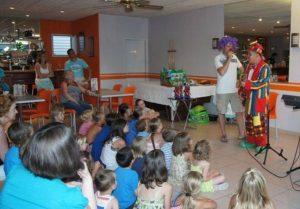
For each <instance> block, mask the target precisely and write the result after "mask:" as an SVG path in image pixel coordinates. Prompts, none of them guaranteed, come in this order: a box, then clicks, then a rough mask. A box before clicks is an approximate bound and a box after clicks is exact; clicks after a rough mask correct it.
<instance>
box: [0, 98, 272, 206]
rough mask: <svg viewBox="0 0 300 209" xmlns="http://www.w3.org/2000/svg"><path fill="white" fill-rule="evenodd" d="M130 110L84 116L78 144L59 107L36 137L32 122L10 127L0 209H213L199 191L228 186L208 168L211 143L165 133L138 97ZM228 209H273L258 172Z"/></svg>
mask: <svg viewBox="0 0 300 209" xmlns="http://www.w3.org/2000/svg"><path fill="white" fill-rule="evenodd" d="M2 100H3V99H2ZM2 100H1V96H0V104H1V101H2ZM8 103H9V101H8ZM9 104H10V105H9V106H7V107H9V109H7V108H6V111H10V112H11V113H10V120H9V121H10V122H9V124H11V122H12V121H13V120H14V119H15V118H14V115H15V113H16V111H15V104H14V101H13V100H11V101H10V103H9ZM136 105H137V108H136V109H135V111H134V112H133V113H131V111H130V108H129V107H128V105H127V104H121V105H120V106H119V112H118V113H113V112H111V113H107V112H106V111H105V110H104V109H95V110H94V111H93V110H86V111H84V112H83V113H82V114H81V119H82V124H81V126H80V129H79V132H78V135H77V136H79V137H78V139H76V137H75V135H76V133H73V131H72V130H71V128H69V127H67V126H66V125H65V124H64V106H63V105H62V104H53V105H52V108H51V121H52V122H51V123H49V124H48V125H46V126H44V127H42V128H40V129H38V130H36V131H35V132H34V131H33V127H32V126H31V125H30V124H27V123H21V122H18V123H12V125H11V126H10V127H9V128H8V131H7V135H8V138H9V140H10V142H11V143H12V146H11V148H10V149H9V150H8V151H7V152H5V153H6V154H5V157H3V158H4V170H5V173H6V176H7V179H6V180H5V183H4V186H3V188H2V191H1V193H0V208H10V209H20V208H30V209H38V208H55V209H65V208H68V209H86V208H89V209H119V208H120V209H170V208H171V207H173V208H177V209H216V208H217V204H216V202H215V201H214V200H211V199H208V198H206V197H204V195H203V193H204V192H215V191H219V190H224V189H227V188H228V183H226V182H225V177H224V175H223V174H221V173H220V172H218V171H214V170H212V169H211V165H210V162H209V157H210V151H211V148H210V145H209V142H208V141H207V140H201V141H198V142H196V144H195V146H193V140H192V138H191V137H190V136H189V134H188V133H187V132H178V131H176V130H174V129H165V130H163V124H162V121H161V119H159V118H158V116H159V114H158V113H157V112H155V111H153V110H151V109H149V108H147V107H146V106H145V103H144V101H143V100H137V101H136ZM11 108H12V109H11ZM10 109H11V110H10ZM0 113H1V108H0ZM0 115H1V114H0ZM2 115H3V114H2ZM5 117H8V116H5ZM3 118H4V116H3ZM0 119H1V116H0ZM5 119H6V118H5ZM2 120H3V121H5V122H6V120H4V119H1V120H0V125H1V126H0V128H1V129H0V131H2V129H3V131H2V132H3V133H4V130H5V128H4V122H3V121H2ZM0 133H1V132H0ZM81 137H83V138H85V139H86V142H85V141H84V142H82V141H81V140H80V139H81ZM0 139H2V138H1V137H0ZM6 142H7V141H6ZM1 143H2V142H1ZM83 143H84V144H85V145H87V146H83V145H82V144H83ZM79 145H80V146H79ZM89 146H91V150H90V149H88V148H89ZM0 148H1V147H0ZM80 148H81V150H80ZM1 149H2V148H1ZM1 159H2V158H1ZM7 174H9V175H7ZM94 189H95V192H94ZM37 194H38V195H37ZM229 208H230V209H240V208H260V209H274V206H273V204H272V202H271V200H270V198H269V196H268V193H267V191H266V181H265V179H264V177H263V176H262V174H261V173H260V172H259V171H258V170H256V169H248V170H247V171H246V172H245V173H244V174H243V176H242V177H241V179H240V183H239V187H238V190H237V192H236V194H234V195H233V196H232V198H231V200H230V203H229Z"/></svg>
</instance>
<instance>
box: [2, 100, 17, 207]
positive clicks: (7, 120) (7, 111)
mask: <svg viewBox="0 0 300 209" xmlns="http://www.w3.org/2000/svg"><path fill="white" fill-rule="evenodd" d="M17 113H18V112H17V110H16V103H15V100H14V99H13V98H12V97H11V96H9V95H0V159H1V161H2V162H4V157H5V154H6V152H7V150H8V141H7V137H6V134H5V132H6V130H7V128H8V127H9V126H10V125H11V123H12V122H13V121H14V120H15V118H16V114H17ZM4 179H5V174H4V170H3V165H1V166H0V181H3V180H4ZM0 208H1V207H0Z"/></svg>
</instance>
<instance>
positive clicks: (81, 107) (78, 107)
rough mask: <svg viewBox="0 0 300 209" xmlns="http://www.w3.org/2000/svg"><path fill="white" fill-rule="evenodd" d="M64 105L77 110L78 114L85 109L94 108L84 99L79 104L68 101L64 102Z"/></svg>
mask: <svg viewBox="0 0 300 209" xmlns="http://www.w3.org/2000/svg"><path fill="white" fill-rule="evenodd" d="M63 105H64V107H65V108H68V109H73V110H75V111H76V113H77V115H78V116H80V115H81V114H82V113H83V112H84V111H85V110H89V109H92V107H91V105H89V104H87V103H85V102H82V101H80V102H79V103H78V104H76V103H75V102H70V101H68V102H65V103H63Z"/></svg>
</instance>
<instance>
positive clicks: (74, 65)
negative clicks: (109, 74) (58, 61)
mask: <svg viewBox="0 0 300 209" xmlns="http://www.w3.org/2000/svg"><path fill="white" fill-rule="evenodd" d="M67 53H68V56H69V60H68V61H67V62H66V63H65V71H68V70H72V71H73V73H74V77H75V81H77V82H84V81H85V80H86V79H85V77H84V72H83V71H84V70H88V71H89V77H88V79H87V81H90V80H91V75H92V70H91V68H90V67H89V66H88V64H87V63H86V62H85V61H84V60H83V59H80V58H78V57H77V54H76V53H75V51H74V50H73V49H68V51H67Z"/></svg>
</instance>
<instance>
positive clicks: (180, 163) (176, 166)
mask: <svg viewBox="0 0 300 209" xmlns="http://www.w3.org/2000/svg"><path fill="white" fill-rule="evenodd" d="M191 147H192V139H191V138H190V136H189V135H188V133H186V132H180V133H178V134H177V135H176V137H175V139H174V142H173V145H172V152H173V157H172V163H171V169H170V172H169V183H170V184H171V185H172V186H173V198H176V197H177V196H178V194H180V193H181V192H182V186H183V181H182V180H183V179H184V177H185V176H186V175H187V174H188V172H189V171H190V170H189V162H190V161H191V158H192V157H191V155H192V149H191ZM199 186H200V185H199Z"/></svg>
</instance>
